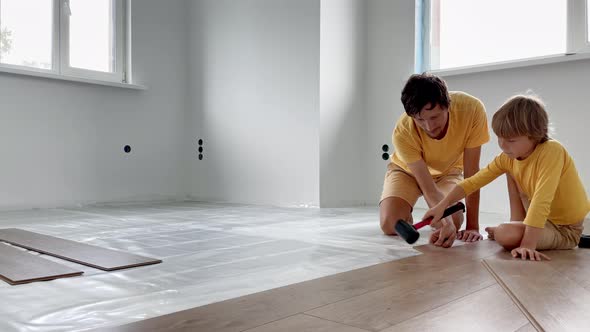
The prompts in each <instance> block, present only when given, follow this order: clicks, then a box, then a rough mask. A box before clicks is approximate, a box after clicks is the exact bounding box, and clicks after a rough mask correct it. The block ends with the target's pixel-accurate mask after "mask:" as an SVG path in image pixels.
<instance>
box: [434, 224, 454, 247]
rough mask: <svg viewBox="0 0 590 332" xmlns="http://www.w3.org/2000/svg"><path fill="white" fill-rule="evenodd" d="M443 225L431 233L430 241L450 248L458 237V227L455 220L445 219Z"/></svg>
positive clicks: (438, 245)
mask: <svg viewBox="0 0 590 332" xmlns="http://www.w3.org/2000/svg"><path fill="white" fill-rule="evenodd" d="M442 223H443V226H442V227H441V228H439V229H437V230H435V231H434V232H432V235H430V243H432V244H434V245H435V246H437V247H443V248H449V247H451V246H452V245H453V242H455V238H456V237H457V228H456V227H455V224H454V223H453V222H450V221H447V220H445V219H443V221H442Z"/></svg>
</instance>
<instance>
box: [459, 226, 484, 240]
mask: <svg viewBox="0 0 590 332" xmlns="http://www.w3.org/2000/svg"><path fill="white" fill-rule="evenodd" d="M457 240H463V241H465V242H477V241H479V240H483V235H481V234H479V231H477V230H475V229H466V230H463V231H459V232H458V233H457Z"/></svg>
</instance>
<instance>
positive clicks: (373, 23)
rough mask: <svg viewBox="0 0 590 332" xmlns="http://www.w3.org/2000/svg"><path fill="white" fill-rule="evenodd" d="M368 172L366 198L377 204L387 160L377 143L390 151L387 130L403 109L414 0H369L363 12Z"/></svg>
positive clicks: (410, 70) (411, 52) (411, 64)
mask: <svg viewBox="0 0 590 332" xmlns="http://www.w3.org/2000/svg"><path fill="white" fill-rule="evenodd" d="M367 16H368V18H367V24H368V27H367V32H368V37H367V42H368V45H367V52H368V57H367V67H366V71H367V92H366V94H367V97H366V99H367V116H368V118H367V125H368V130H367V132H368V136H367V145H366V146H365V149H366V151H367V152H368V153H367V157H366V158H367V162H368V173H367V174H366V175H365V179H366V180H365V188H366V191H367V192H368V195H367V197H366V200H367V202H368V204H369V205H377V204H378V203H379V198H380V197H381V191H382V189H383V178H384V176H385V170H386V168H387V161H385V160H383V159H381V155H382V154H383V152H382V151H381V146H382V145H383V144H387V145H388V146H389V153H393V145H392V142H391V134H392V132H393V128H394V126H395V123H396V121H397V119H398V118H399V116H400V115H401V114H402V113H403V112H404V108H403V106H402V103H401V101H400V96H401V90H402V88H403V86H404V84H405V82H406V80H407V79H408V77H409V76H410V75H411V74H412V73H413V70H414V1H395V0H370V1H368V12H367Z"/></svg>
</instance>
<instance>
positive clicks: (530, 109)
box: [424, 96, 590, 261]
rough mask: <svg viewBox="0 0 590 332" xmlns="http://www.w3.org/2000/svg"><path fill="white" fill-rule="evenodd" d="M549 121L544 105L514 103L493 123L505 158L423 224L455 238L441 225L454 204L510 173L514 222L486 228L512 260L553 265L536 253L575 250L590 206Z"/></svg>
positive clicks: (531, 100) (528, 100) (517, 99)
mask: <svg viewBox="0 0 590 332" xmlns="http://www.w3.org/2000/svg"><path fill="white" fill-rule="evenodd" d="M548 122H549V121H548V116H547V113H546V112H545V108H544V105H543V103H542V102H541V101H540V100H539V99H537V98H535V97H531V96H514V97H512V98H510V99H509V100H508V101H507V102H506V103H504V105H502V107H500V109H499V110H498V112H496V114H494V116H493V118H492V129H493V130H494V133H496V135H497V136H498V144H499V145H500V148H501V149H502V151H503V152H502V153H500V155H498V156H497V157H496V158H495V159H494V160H493V161H492V162H491V163H490V164H489V165H488V166H487V167H485V168H483V169H482V170H480V171H479V172H478V173H477V174H475V175H474V176H473V177H470V178H468V179H466V180H464V181H462V182H460V183H459V184H457V186H455V188H454V189H453V190H451V192H450V193H449V194H448V195H447V196H446V197H445V198H444V199H443V200H442V201H441V202H440V203H438V204H437V205H436V206H434V207H433V208H431V209H430V210H428V211H427V212H426V214H425V215H424V218H426V217H430V216H432V217H433V222H435V223H437V222H442V224H443V226H442V228H441V229H440V230H438V231H437V232H439V233H438V234H437V236H443V237H445V236H447V234H449V232H456V230H455V229H454V225H453V224H452V223H449V222H447V221H445V220H444V219H443V220H442V221H439V220H440V217H441V215H442V214H443V211H444V209H445V208H446V207H447V206H449V205H451V204H452V203H453V202H456V201H457V200H459V199H461V198H462V197H464V196H465V195H468V194H470V193H471V192H473V191H474V190H478V189H479V188H481V187H483V186H485V185H487V184H488V183H490V182H491V181H492V180H494V179H495V178H497V177H498V176H500V175H502V174H504V173H507V178H508V188H509V190H508V191H509V196H510V208H511V220H522V221H520V222H510V223H504V224H501V225H500V226H498V227H489V228H486V231H487V232H488V233H489V237H490V238H491V239H495V240H496V241H497V242H498V243H499V244H500V245H502V246H503V247H504V248H505V249H507V250H510V251H511V253H512V256H513V257H518V256H520V257H521V258H522V259H530V260H537V261H539V260H541V259H542V258H545V259H549V257H547V256H546V255H545V254H542V253H540V252H538V251H537V250H548V249H572V248H574V247H576V246H577V245H578V242H579V240H580V237H581V235H582V230H583V226H582V223H583V221H584V217H585V216H586V214H587V213H588V211H590V202H589V201H588V197H587V195H586V190H585V189H584V186H583V184H582V181H581V179H580V176H579V175H578V172H577V170H576V167H575V165H574V161H573V160H572V157H571V156H570V155H569V154H568V153H567V151H566V150H565V148H564V147H563V146H562V145H561V144H560V143H559V142H557V141H555V140H552V139H550V138H549V136H548Z"/></svg>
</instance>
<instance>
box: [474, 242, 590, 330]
mask: <svg viewBox="0 0 590 332" xmlns="http://www.w3.org/2000/svg"><path fill="white" fill-rule="evenodd" d="M580 250H582V249H580ZM546 254H547V255H548V256H550V257H551V258H552V259H553V260H552V261H542V262H532V261H523V260H520V259H514V258H512V256H511V255H510V254H509V253H507V252H505V253H502V254H499V255H496V256H494V257H490V258H486V259H485V260H484V263H485V264H486V265H487V266H488V268H489V269H490V270H491V271H492V272H493V273H494V274H495V275H496V278H497V279H498V280H499V281H500V284H501V285H503V287H504V289H505V290H506V291H507V292H508V293H510V294H511V295H512V296H513V297H514V299H516V300H517V301H518V302H519V303H520V306H521V308H524V310H525V311H526V312H525V314H527V313H528V314H527V316H528V318H529V320H530V321H531V323H532V324H533V326H534V327H535V328H536V329H537V330H545V331H588V327H589V326H590V315H588V312H590V291H588V289H586V288H584V287H582V286H581V285H580V284H578V282H576V281H575V280H572V279H570V278H569V277H568V276H567V273H564V272H562V271H563V270H561V269H560V270H556V269H555V268H554V266H559V265H561V266H562V268H564V267H567V266H568V265H567V264H564V262H567V261H568V258H567V257H568V256H570V255H575V254H576V253H574V251H573V250H570V251H569V252H567V251H563V252H562V253H558V252H557V251H555V252H551V251H549V252H546ZM582 255H585V254H584V253H582ZM576 262H577V263H576V264H590V260H580V261H576Z"/></svg>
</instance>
